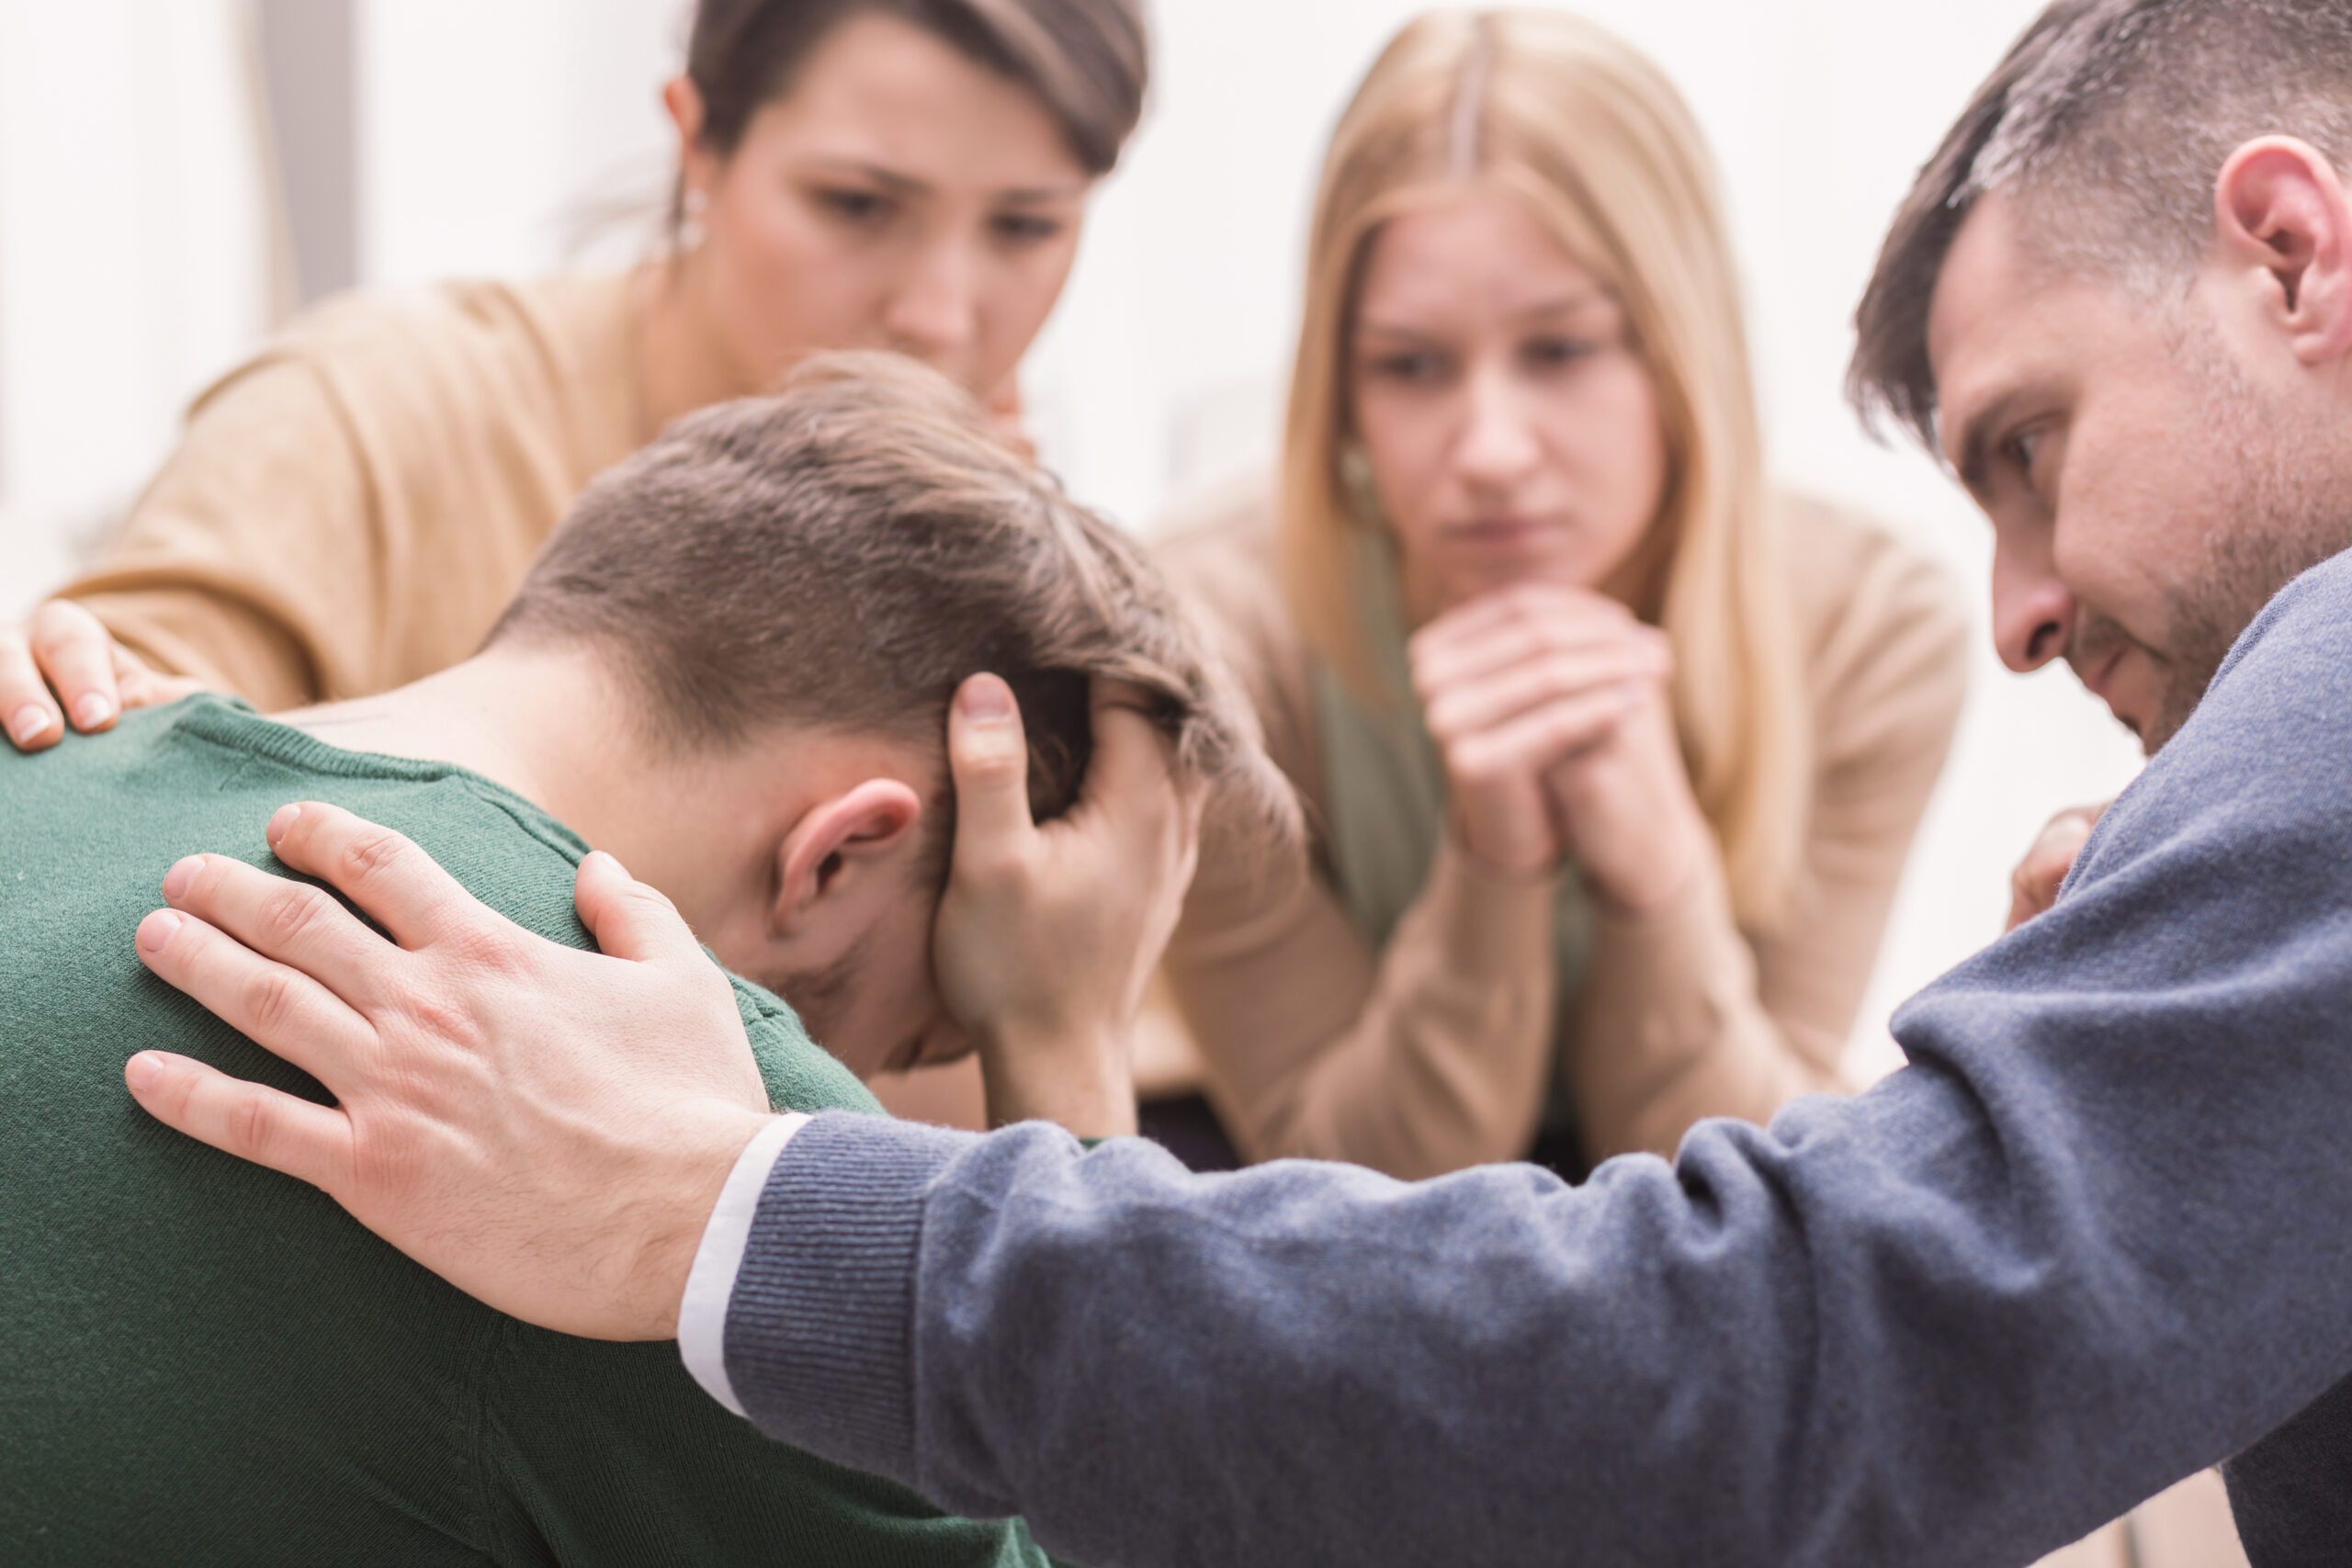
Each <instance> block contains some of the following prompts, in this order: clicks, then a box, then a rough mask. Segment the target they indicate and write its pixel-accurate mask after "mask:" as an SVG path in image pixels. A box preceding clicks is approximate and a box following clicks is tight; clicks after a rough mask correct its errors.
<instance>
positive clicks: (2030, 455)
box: [2009, 430, 2044, 484]
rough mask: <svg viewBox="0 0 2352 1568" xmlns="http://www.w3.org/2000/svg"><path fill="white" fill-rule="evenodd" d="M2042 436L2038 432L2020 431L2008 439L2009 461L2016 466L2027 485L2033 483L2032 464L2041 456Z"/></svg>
mask: <svg viewBox="0 0 2352 1568" xmlns="http://www.w3.org/2000/svg"><path fill="white" fill-rule="evenodd" d="M2043 434H2044V432H2042V431H2040V430H2021V431H2019V432H2018V434H2015V435H2012V436H2010V437H2009V461H2010V462H2012V463H2014V464H2016V465H2017V470H2018V473H2020V474H2022V475H2024V476H2025V480H2026V482H2027V483H2028V484H2031V483H2032V482H2033V463H2034V459H2035V458H2037V457H2040V456H2041V438H2042V435H2043Z"/></svg>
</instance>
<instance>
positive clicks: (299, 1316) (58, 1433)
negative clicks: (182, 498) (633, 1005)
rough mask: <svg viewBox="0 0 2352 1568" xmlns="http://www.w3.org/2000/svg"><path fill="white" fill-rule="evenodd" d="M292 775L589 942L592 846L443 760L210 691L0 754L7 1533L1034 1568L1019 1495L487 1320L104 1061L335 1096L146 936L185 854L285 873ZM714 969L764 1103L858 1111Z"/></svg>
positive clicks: (0, 1397)
mask: <svg viewBox="0 0 2352 1568" xmlns="http://www.w3.org/2000/svg"><path fill="white" fill-rule="evenodd" d="M305 799H309V800H325V801H332V802H334V803H336V804H339V805H342V806H345V807H350V808H351V809H352V810H354V811H356V812H359V813H361V814H363V815H365V816H367V817H368V818H372V819H374V820H376V821H379V822H382V823H384V824H385V825H387V826H389V827H392V828H396V829H399V830H400V831H401V832H403V833H406V834H407V835H408V836H409V837H411V838H413V839H414V840H416V841H417V842H419V843H420V844H422V845H424V848H425V849H426V850H428V851H429V852H432V854H433V855H434V857H435V859H437V860H438V861H440V863H442V864H443V865H444V866H446V867H447V868H448V870H449V871H450V872H451V873H452V874H454V875H455V876H456V877H457V878H458V880H459V881H461V882H463V883H464V884H465V885H466V886H468V887H469V888H470V889H472V890H473V892H474V893H475V894H476V895H477V896H478V897H481V899H482V900H483V901H484V902H486V903H488V904H489V905H490V906H491V907H492V908H496V909H498V910H501V911H502V912H503V913H504V914H506V915H508V916H510V917H512V918H513V919H515V920H517V921H519V922H521V923H522V924H523V925H524V926H526V927H527V928H529V929H530V930H532V931H537V932H538V933H539V934H541V935H543V936H546V937H549V938H552V939H554V940H556V941H559V942H570V943H571V944H573V945H575V946H582V947H584V946H587V945H589V942H588V937H587V933H586V932H585V931H583V930H582V928H581V926H580V924H579V921H578V919H576V918H575V916H574V914H573V912H572V906H571V885H572V874H573V870H574V867H575V866H576V865H577V864H578V863H579V861H580V858H581V856H582V854H584V853H585V852H586V846H584V845H583V844H582V843H581V841H580V840H579V839H577V838H576V837H575V836H573V835H572V834H571V832H570V831H568V830H567V829H564V828H563V827H562V826H561V825H560V824H559V823H557V822H556V821H555V820H554V819H553V818H549V817H548V815H547V814H546V813H544V812H542V811H540V810H538V809H537V807H533V806H532V805H530V804H529V803H528V802H526V801H525V800H523V799H522V798H520V797H519V796H517V795H514V794H512V793H511V792H509V791H507V790H504V789H502V788H500V787H499V786H497V785H495V784H491V783H490V782H488V781H487V780H485V779H482V778H481V777H479V776H476V775H474V774H471V773H466V772H464V771H462V770H460V769H458V768H455V767H450V766H446V765H439V764H432V763H419V762H409V761H396V760H393V759H390V758H383V757H373V756H364V755H360V754H357V753H355V752H349V751H341V750H335V749H334V748H333V747H330V746H326V745H323V744H322V743H320V742H319V741H316V740H314V739H311V738H309V737H308V736H305V735H302V734H300V733H299V732H298V731H295V730H292V729H288V728H284V727H282V726H278V725H274V724H271V723H268V722H267V721H266V720H263V719H261V718H258V717H255V716H254V715H253V714H252V713H250V712H249V711H247V710H245V709H243V707H242V706H239V705H231V704H227V703H223V702H220V701H217V700H214V699H210V698H197V699H193V700H191V701H189V702H187V703H183V704H180V705H177V706H175V707H172V708H169V709H165V710H163V711H161V712H158V713H148V714H138V715H133V716H130V717H129V718H127V719H126V720H125V721H124V723H123V724H122V726H121V728H119V729H118V730H117V731H115V732H114V733H113V734H111V735H106V736H100V737H96V738H94V739H81V738H74V739H67V740H66V741H65V742H64V743H63V744H62V745H61V746H59V747H58V748H56V749H55V750H51V751H48V752H45V753H41V754H39V755H35V756H29V757H27V756H19V755H17V754H16V753H14V752H13V751H9V750H7V749H6V748H5V747H0V1151H5V1152H0V1543H5V1544H4V1545H0V1556H4V1557H5V1558H6V1561H7V1562H11V1563H73V1564H77V1565H79V1564H97V1563H140V1564H151V1563H158V1562H173V1563H189V1564H194V1563H213V1562H220V1563H228V1562H234V1563H239V1564H260V1563H288V1564H303V1565H305V1568H311V1565H314V1564H321V1563H339V1564H341V1563H372V1562H382V1563H400V1564H404V1565H406V1564H424V1563H440V1562H485V1561H487V1562H513V1563H523V1562H530V1563H540V1562H579V1563H622V1564H630V1565H632V1568H634V1565H637V1564H645V1563H657V1562H695V1563H723V1562H755V1561H756V1562H809V1563H842V1564H851V1565H856V1564H877V1565H878V1564H902V1563H903V1564H910V1565H922V1564H932V1563H936V1564H942V1565H944V1564H951V1563H952V1564H978V1563H1012V1562H1037V1561H1042V1559H1041V1558H1040V1557H1039V1556H1038V1554H1037V1553H1036V1550H1035V1547H1034V1546H1033V1545H1032V1544H1031V1543H1030V1541H1029V1539H1028V1536H1027V1534H1026V1532H1025V1531H1023V1529H1022V1528H1021V1527H1020V1525H1019V1523H1018V1522H1017V1521H1015V1522H1013V1523H1012V1524H981V1523H974V1522H970V1521H967V1520H961V1519H954V1518H947V1517H942V1516H941V1515H939V1514H938V1513H936V1512H935V1511H934V1510H933V1509H932V1508H930V1507H929V1506H926V1505H925V1504H923V1503H922V1501H921V1500H920V1499H918V1498H916V1497H915V1496H913V1495H910V1494H909V1493H907V1492H904V1491H901V1490H900V1489H899V1488H898V1487H896V1486H893V1485H890V1484H888V1483H885V1482H881V1481H877V1480H874V1479H871V1478H869V1477H866V1476H862V1475H858V1474H855V1473H854V1472H848V1471H843V1470H840V1469H836V1468H834V1467H833V1466H831V1465H829V1464H826V1463H823V1462H822V1461H818V1460H816V1459H813V1458H811V1457H809V1456H808V1455H806V1454H802V1453H799V1452H797V1451H796V1450H791V1449H787V1448H785V1447H782V1446H781V1445H778V1444H775V1443H771V1442H769V1441H767V1440H766V1439H764V1438H762V1437H761V1436H760V1435H759V1434H758V1433H757V1432H756V1431H754V1430H753V1429H752V1427H751V1425H750V1424H749V1423H748V1422H745V1421H742V1420H740V1419H738V1418H737V1417H736V1416H731V1415H729V1414H728V1413H727V1412H726V1411H725V1410H723V1409H722V1408H720V1407H719V1405H718V1404H716V1403H714V1402H713V1401H712V1400H711V1399H710V1398H709V1397H708V1396H707V1395H706V1394H705V1393H702V1391H701V1390H700V1389H699V1388H697V1387H696V1386H695V1383H694V1382H693V1381H692V1379H691V1378H689V1377H688V1375H687V1374H686V1371H685V1370H684V1367H683V1366H682V1365H681V1364H680V1362H679V1359H678V1352H677V1348H676V1347H675V1346H673V1345H668V1344H655V1345H608V1344H601V1343H597V1342H594V1341H592V1340H586V1339H573V1338H568V1337H564V1336H561V1335H556V1334H549V1333H546V1332H543V1331H541V1330H539V1329H536V1328H531V1327H528V1326H526V1325H523V1324H521V1323H518V1322H516V1321H515V1320H514V1319H512V1318H509V1317H505V1316H503V1315H501V1314H498V1313H495V1312H492V1310H490V1309H489V1308H488V1307H485V1306H482V1305H481V1304H480V1303H476V1302H475V1301H473V1300H472V1299H470V1298H469V1297H467V1296H465V1295H463V1294H461V1293H460V1292H458V1291H456V1290H454V1289H452V1288H451V1287H449V1286H447V1285H446V1284H444V1283H443V1282H442V1281H441V1280H438V1279H436V1278H435V1277H434V1276H433V1275H431V1274H429V1273H427V1272H426V1271H425V1270H424V1269H421V1268H419V1267H418V1266H416V1265H415V1264H413V1263H412V1262H410V1261H409V1260H408V1259H407V1258H403V1257H402V1256H401V1255H400V1254H399V1253H398V1252H395V1251H394V1250H393V1249H392V1248H390V1247H387V1246H385V1245H384V1244H383V1243H381V1242H379V1241H378V1240H377V1239H376V1238H375V1237H373V1236H371V1235H368V1233H367V1232H366V1231H365V1230H363V1229H361V1228H360V1227H359V1225H358V1224H356V1223H354V1222H353V1221H352V1220H351V1219H350V1218H349V1217H348V1216H347V1215H345V1213H343V1212H342V1211H341V1210H340V1209H338V1208H336V1207H335V1205H334V1203H333V1202H331V1201H328V1200H327V1199H326V1198H325V1197H324V1196H323V1195H322V1194H321V1193H319V1192H318V1191H316V1190H313V1189H311V1188H310V1187H307V1186H305V1185H303V1184H302V1183H300V1182H298V1181H295V1180H293V1179H289V1178H287V1177H282V1176H279V1175H277V1174H275V1173H274V1172H271V1171H267V1170H264V1169H262V1168H259V1167H256V1166H250V1165H245V1164H243V1163H240V1162H239V1161H237V1160H234V1159H232V1158H230V1157H229V1156H225V1155H221V1154H218V1153H216V1152H214V1151H213V1150H211V1149H209V1148H207V1147H205V1146H203V1145H199V1144H198V1143H196V1142H194V1141H193V1140H191V1139H188V1138H184V1137H182V1136H180V1135H179V1134H175V1133H173V1132H171V1131H169V1130H168V1129H166V1128H164V1127H163V1126H162V1125H161V1124H159V1123H157V1122H153V1121H152V1120H151V1119H149V1118H148V1116H147V1115H146V1114H145V1113H144V1112H143V1111H141V1110H140V1109H139V1108H138V1107H137V1106H136V1105H135V1104H133V1103H132V1101H131V1100H130V1096H129V1094H128V1093H127V1092H126V1091H125V1090H124V1089H123V1085H122V1065H123V1062H124V1061H125V1060H126V1059H127V1058H128V1057H129V1056H130V1055H131V1054H132V1053H134V1052H136V1051H139V1050H141V1049H142V1048H144V1047H147V1046H160V1047H164V1048H166V1049H170V1050H174V1051H178V1052H183V1053H186V1054H187V1055H193V1056H196V1057H198V1058H201V1059H203V1060H205V1061H208V1062H211V1063H213V1064H215V1065H216V1066H220V1067H221V1068H223V1069H224V1070H226V1071H228V1072H231V1073H233V1074H236V1075H238V1076H239V1077H247V1078H256V1079H259V1080H261V1081H264V1082H266V1083H271V1084H275V1085H277V1086H278V1087H280V1088H283V1089H290V1090H293V1091H295V1092H298V1093H303V1094H308V1095H310V1096H311V1097H312V1098H314V1099H323V1098H324V1095H323V1093H322V1090H321V1089H320V1088H319V1086H318V1085H317V1084H316V1083H315V1082H314V1081H312V1080H311V1079H310V1078H308V1077H305V1076H303V1075H302V1074H300V1073H298V1072H296V1071H294V1070H293V1069H292V1068H290V1067H288V1066H286V1065H285V1064H284V1063H283V1062H281V1061H279V1060H278V1059H277V1057H275V1056H272V1055H269V1054H268V1053H267V1052H266V1051H263V1050H261V1049H259V1048H258V1047H256V1046H255V1045H254V1044H253V1043H251V1042H250V1041H247V1040H246V1039H244V1038H243V1036H241V1035H239V1034H237V1033H235V1032H232V1030H230V1029H229V1028H227V1027H226V1026H225V1025H223V1024H221V1023H220V1021H217V1020H215V1019H214V1018H213V1017H211V1015H209V1013H206V1012H205V1011H204V1010H202V1009H200V1008H198V1007H197V1006H196V1005H195V1004H194V1003H192V1002H190V1001H188V1000H187V998H183V997H182V996H180V995H179V994H178V993H177V992H175V991H174V990H173V989H172V988H171V987H168V986H166V985H164V983H163V982H162V981H160V980H158V979H156V978H155V977H154V976H152V975H150V974H148V973H147V972H146V970H145V969H144V968H142V967H141V964H140V963H139V960H138V958H137V955H136V954H135V953H134V952H133V950H132V946H131V933H132V931H133V929H134V928H135V927H136V925H137V923H138V921H139V919H140V918H141V916H142V915H143V914H145V913H146V912H147V911H148V910H149V909H152V908H156V907H157V906H158V905H159V903H160V902H161V894H160V892H159V890H158V889H159V885H160V883H161V881H162V879H163V875H164V872H165V871H166V870H167V869H168V868H169V867H170V866H171V864H172V863H173V862H174V861H175V860H176V859H177V858H178V857H180V856H182V855H185V854H187V853H189V852H194V851H198V850H205V851H211V852H220V853H228V854H235V855H241V856H244V857H247V858H249V859H251V860H252V861H253V862H254V863H256V864H260V865H264V866H268V867H271V868H273V869H275V868H276V867H277V863H276V862H275V860H274V859H272V857H271V856H270V854H269V852H268V849H267V847H266V845H265V843H264V842H263V840H262V828H263V824H264V823H266V821H267V820H268V819H269V816H270V814H271V813H272V812H273V811H275V810H276V809H277V807H280V806H283V805H285V804H286V803H287V802H288V801H292V800H305ZM735 991H736V997H737V998H738V1000H739V1002H740V1003H741V1009H742V1015H743V1026H744V1030H745V1032H746V1033H747V1034H748V1035H749V1036H750V1039H751V1043H752V1051H753V1054H754V1055H756V1056H757V1057H758V1060H759V1064H760V1069H761V1071H762V1073H763V1074H764V1075H765V1077H766V1078H767V1084H768V1092H769V1095H770V1097H771V1098H772V1099H773V1100H775V1103H776V1104H778V1105H780V1106H781V1105H790V1106H794V1107H797V1108H799V1109H803V1110H810V1111H814V1110H819V1109H822V1108H827V1107H837V1108H851V1109H856V1110H865V1111H871V1110H874V1109H876V1107H875V1105H874V1102H873V1100H871V1099H869V1098H868V1097H867V1095H866V1094H865V1090H864V1089H862V1088H860V1087H859V1085H858V1084H857V1083H856V1082H855V1081H854V1079H853V1078H852V1077H850V1076H849V1074H848V1073H847V1072H845V1071H844V1070H843V1069H842V1067H841V1066H840V1065H839V1064H837V1063H836V1062H834V1061H833V1060H832V1058H831V1057H830V1056H828V1055H825V1054H824V1053H823V1052H822V1051H820V1050H819V1049H818V1048H817V1047H816V1046H815V1045H814V1044H812V1043H810V1041H809V1037H808V1036H807V1035H806V1034H805V1033H803V1032H802V1031H801V1028H800V1025H799V1023H798V1021H797V1020H796V1019H795V1018H794V1017H793V1015H792V1013H791V1011H790V1010H788V1009H787V1008H786V1006H785V1005H784V1004H783V1003H782V1002H780V1001H778V1000H777V999H776V998H774V997H772V996H770V995H768V994H767V993H766V992H764V991H762V990H760V989H759V988H757V987H753V986H751V985H749V984H746V983H745V982H743V981H741V980H738V981H736V982H735Z"/></svg>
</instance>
